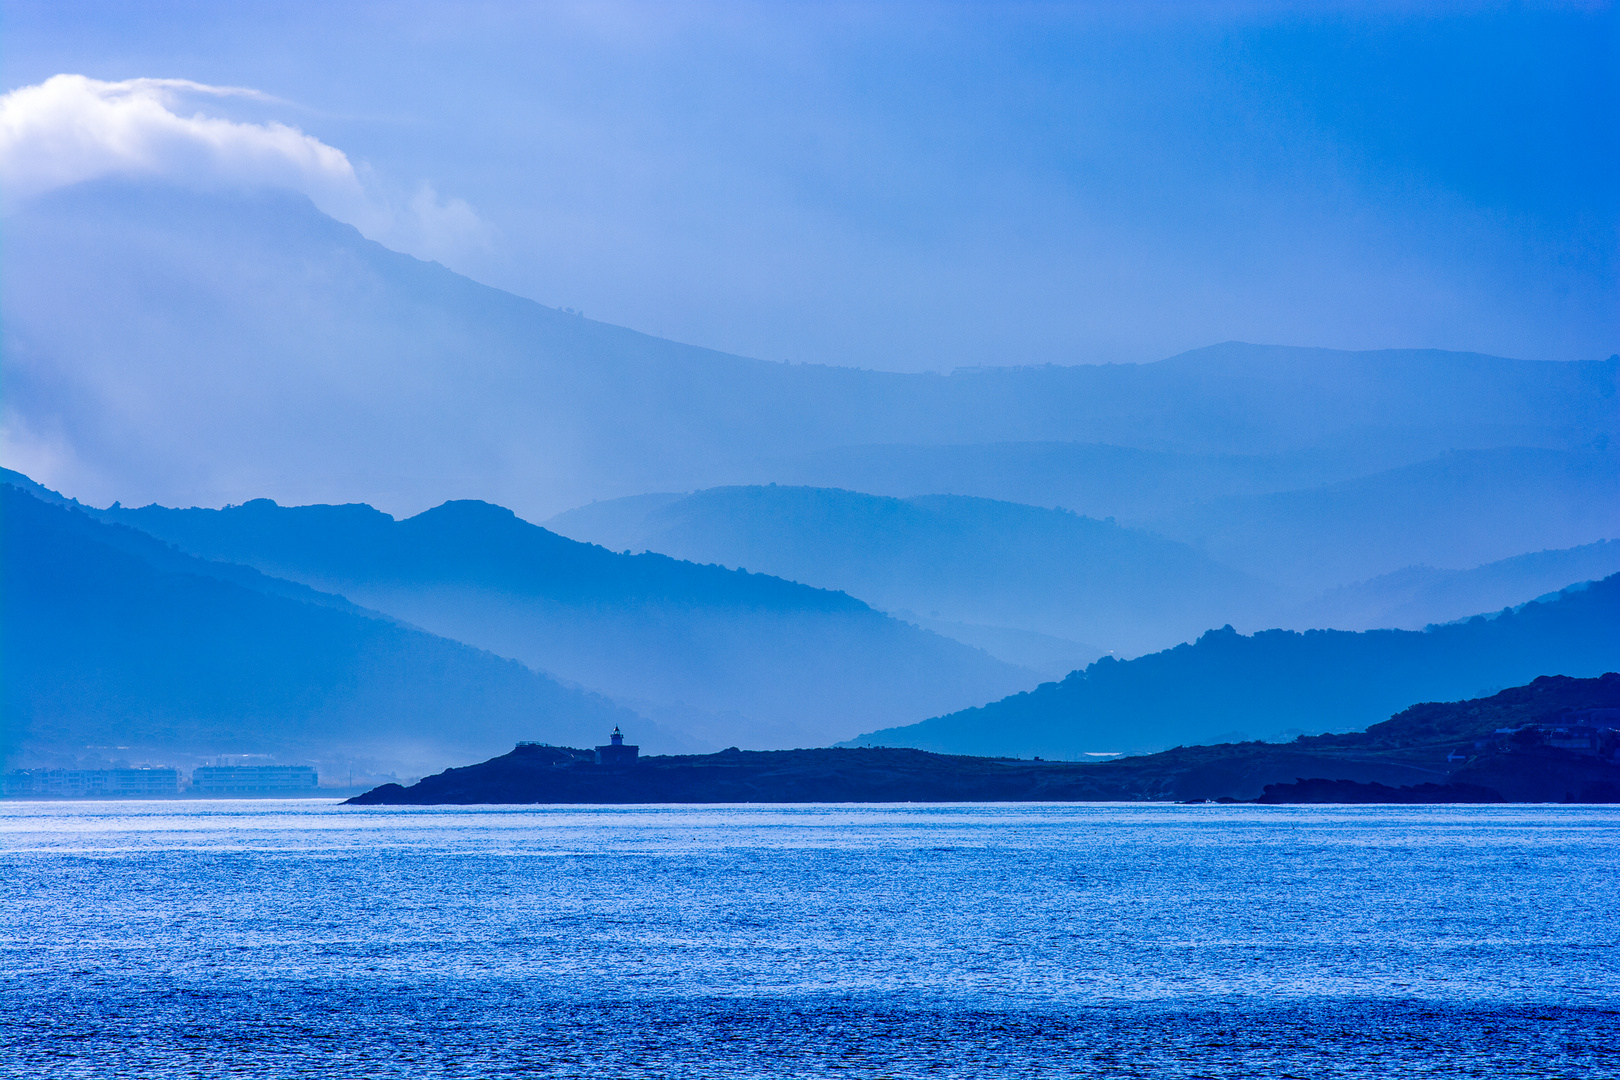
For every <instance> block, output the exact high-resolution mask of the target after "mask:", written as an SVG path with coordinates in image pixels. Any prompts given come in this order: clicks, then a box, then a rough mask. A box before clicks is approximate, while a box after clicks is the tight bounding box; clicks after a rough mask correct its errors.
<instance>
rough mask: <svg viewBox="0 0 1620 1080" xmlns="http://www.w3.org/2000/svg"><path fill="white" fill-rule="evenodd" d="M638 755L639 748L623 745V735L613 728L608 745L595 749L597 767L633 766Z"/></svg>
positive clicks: (616, 728) (639, 752)
mask: <svg viewBox="0 0 1620 1080" xmlns="http://www.w3.org/2000/svg"><path fill="white" fill-rule="evenodd" d="M640 755H641V747H639V746H626V745H624V733H623V732H621V731H620V730H619V729H618V727H617V726H615V727H614V729H613V734H612V735H610V736H608V744H607V745H606V746H598V747H597V748H596V763H597V764H598V765H634V764H635V763H636V758H637V757H639V756H640Z"/></svg>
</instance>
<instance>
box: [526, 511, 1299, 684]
mask: <svg viewBox="0 0 1620 1080" xmlns="http://www.w3.org/2000/svg"><path fill="white" fill-rule="evenodd" d="M546 524H547V525H548V527H550V528H553V529H555V530H556V531H558V532H560V533H562V534H564V535H566V536H572V537H573V538H575V539H577V540H589V541H595V542H597V543H601V544H604V545H606V546H608V547H612V548H631V549H633V550H637V551H641V550H652V551H659V552H663V553H664V554H667V555H673V556H675V557H677V558H683V559H692V560H695V561H699V562H717V563H721V564H724V565H727V566H748V567H751V568H753V569H755V570H763V571H764V572H766V573H770V574H775V575H777V576H780V577H785V578H790V579H792V580H794V581H802V582H805V583H807V584H811V585H817V586H820V587H823V588H836V589H843V590H845V591H847V592H850V593H852V594H854V595H856V596H860V597H862V598H864V599H866V600H868V601H870V602H871V603H873V604H875V605H877V606H878V607H880V608H883V609H885V610H888V611H891V612H896V613H902V614H903V615H904V617H906V618H910V619H916V620H921V619H927V620H929V621H928V622H926V623H925V625H930V626H936V627H938V628H939V630H940V632H941V633H946V634H949V633H950V630H948V629H946V626H947V625H958V626H965V627H966V628H968V629H969V632H971V630H972V628H974V627H984V628H988V629H1013V630H1023V631H1032V632H1034V633H1038V634H1042V635H1047V636H1048V637H1049V638H1051V639H1057V640H1067V641H1070V642H1074V643H1077V644H1076V647H1077V648H1082V649H1083V646H1080V645H1078V643H1081V642H1091V643H1095V647H1097V651H1098V652H1101V651H1102V650H1105V649H1106V650H1109V651H1115V652H1119V653H1123V654H1126V655H1136V654H1138V653H1142V652H1147V651H1150V650H1154V649H1159V648H1163V647H1165V646H1167V645H1171V644H1174V643H1176V642H1179V641H1185V640H1188V639H1189V638H1190V637H1193V636H1196V635H1197V633H1198V631H1199V630H1201V629H1202V628H1204V627H1207V626H1209V625H1210V624H1211V623H1212V622H1217V623H1218V622H1221V621H1225V620H1228V619H1237V620H1239V621H1244V620H1248V619H1251V618H1254V619H1258V618H1259V617H1260V614H1261V613H1262V612H1266V611H1269V610H1270V609H1273V608H1275V607H1276V606H1277V605H1278V603H1279V602H1280V600H1281V597H1282V595H1283V594H1282V590H1280V589H1278V588H1276V587H1275V586H1272V585H1270V584H1268V583H1266V582H1263V581H1261V580H1259V579H1257V578H1254V577H1252V576H1249V575H1246V574H1241V573H1238V572H1235V571H1233V570H1230V569H1228V568H1227V567H1224V566H1221V565H1219V564H1217V563H1215V562H1213V561H1211V560H1210V559H1208V558H1206V557H1204V556H1202V555H1200V554H1199V553H1197V552H1196V551H1194V550H1192V549H1191V548H1189V547H1187V546H1186V545H1184V544H1180V543H1176V542H1174V541H1169V540H1165V539H1163V538H1162V537H1158V536H1154V535H1152V534H1150V533H1146V532H1142V531H1139V530H1134V529H1126V528H1123V527H1121V526H1119V525H1116V524H1114V523H1113V522H1111V521H1097V520H1095V519H1092V518H1086V517H1080V516H1079V515H1076V514H1073V513H1070V512H1068V511H1064V510H1052V509H1045V508H1040V507H1033V506H1021V505H1018V504H1016V503H1007V502H998V501H995V500H991V499H976V498H968V497H964V496H952V495H928V496H918V497H914V498H909V499H895V498H887V497H881V496H874V495H865V494H861V493H859V492H853V491H841V490H836V489H827V488H807V487H788V486H778V485H774V484H772V485H768V486H758V487H730V488H715V489H710V490H706V491H699V492H696V493H695V494H692V495H687V496H639V497H635V498H630V499H616V500H610V501H606V502H597V503H592V504H590V505H589V506H585V507H581V508H579V509H577V510H573V511H570V512H568V513H566V514H562V515H559V516H558V517H555V518H552V519H551V520H550V521H548V522H547V523H546ZM981 640H983V639H981ZM985 647H986V648H988V649H990V651H991V652H993V653H994V652H997V648H996V647H995V646H994V645H986V646H985ZM1095 655H1096V654H1095V653H1094V654H1093V656H1095Z"/></svg>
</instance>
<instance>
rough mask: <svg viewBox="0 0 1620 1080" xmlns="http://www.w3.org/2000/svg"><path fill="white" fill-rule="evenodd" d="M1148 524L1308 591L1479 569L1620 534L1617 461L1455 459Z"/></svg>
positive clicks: (1215, 505) (1598, 455)
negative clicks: (1418, 570)
mask: <svg viewBox="0 0 1620 1080" xmlns="http://www.w3.org/2000/svg"><path fill="white" fill-rule="evenodd" d="M1150 527H1152V528H1155V529H1157V530H1158V531H1160V532H1162V533H1163V534H1164V535H1166V536H1171V537H1174V538H1176V539H1178V540H1184V541H1186V542H1187V543H1190V544H1192V545H1194V546H1195V547H1198V548H1199V549H1200V550H1202V551H1204V552H1207V553H1208V554H1209V555H1210V556H1211V557H1212V558H1215V559H1218V560H1220V561H1221V562H1224V563H1226V564H1228V565H1230V566H1235V567H1237V568H1239V569H1241V570H1247V571H1249V572H1250V573H1264V574H1265V575H1266V576H1267V577H1269V578H1271V579H1272V580H1277V581H1282V582H1284V583H1286V584H1291V585H1297V586H1300V587H1303V588H1311V589H1326V588H1331V587H1333V586H1336V585H1342V584H1345V583H1348V582H1353V581H1362V580H1365V579H1367V578H1369V577H1373V576H1375V575H1379V574H1384V573H1389V572H1391V571H1393V570H1396V569H1399V568H1401V567H1405V566H1411V565H1413V564H1425V565H1429V566H1449V567H1456V568H1463V567H1469V566H1478V565H1480V564H1482V563H1488V562H1495V561H1497V560H1500V559H1506V558H1510V557H1512V556H1515V555H1520V554H1523V553H1524V552H1527V551H1539V550H1544V549H1547V548H1567V547H1575V546H1578V545H1584V544H1590V543H1593V542H1595V541H1598V540H1603V539H1607V538H1609V537H1613V536H1620V454H1615V453H1613V452H1610V451H1600V450H1585V451H1570V450H1535V449H1525V448H1523V447H1507V448H1498V449H1492V450H1470V451H1457V452H1454V453H1448V454H1444V455H1442V456H1440V457H1437V458H1434V459H1431V460H1428V461H1423V462H1418V463H1416V464H1412V465H1407V466H1403V467H1402V468H1399V469H1392V470H1389V471H1386V472H1381V473H1376V474H1374V475H1371V476H1365V477H1359V478H1357V479H1354V480H1345V481H1341V482H1339V483H1336V484H1330V485H1324V486H1322V487H1317V488H1310V489H1306V490H1301V491H1288V492H1278V493H1274V494H1268V495H1251V496H1242V497H1232V498H1228V499H1223V500H1219V501H1216V502H1210V503H1205V504H1201V505H1197V506H1193V507H1189V508H1187V509H1185V510H1182V511H1180V512H1178V513H1176V514H1173V515H1169V516H1167V517H1163V518H1160V519H1157V520H1154V521H1152V522H1150Z"/></svg>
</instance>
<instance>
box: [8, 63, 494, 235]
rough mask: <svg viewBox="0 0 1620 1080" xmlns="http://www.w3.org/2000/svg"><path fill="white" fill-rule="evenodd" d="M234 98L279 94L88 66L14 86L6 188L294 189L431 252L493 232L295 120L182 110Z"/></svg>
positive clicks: (463, 210)
mask: <svg viewBox="0 0 1620 1080" xmlns="http://www.w3.org/2000/svg"><path fill="white" fill-rule="evenodd" d="M229 97H248V98H254V99H257V100H259V101H274V100H275V99H273V98H270V97H268V96H267V95H264V94H261V93H259V92H258V91H256V90H249V89H245V88H242V87H230V86H207V85H204V84H202V83H195V82H190V81H188V80H185V79H127V80H125V81H123V82H103V81H101V80H99V79H91V78H87V77H85V76H83V75H56V76H53V77H51V78H49V79H47V80H45V81H44V82H42V83H39V84H38V85H35V86H24V87H21V88H19V89H17V90H13V91H11V92H10V93H8V94H5V95H3V96H0V196H3V198H4V200H5V202H6V203H7V204H8V205H15V204H16V203H18V202H21V201H23V200H26V199H29V198H32V197H34V196H36V195H40V194H43V193H45V192H48V191H53V190H55V189H57V188H60V187H66V186H67V185H69V184H76V183H80V182H83V181H86V180H94V179H97V178H100V177H106V176H131V177H150V178H154V179H162V180H167V181H171V182H175V183H179V184H184V185H186V186H190V187H198V188H203V189H219V188H252V187H274V188H287V189H291V190H293V191H300V192H303V193H304V194H306V195H308V196H309V197H310V199H311V201H313V202H314V203H315V205H316V206H318V207H319V208H320V209H321V210H322V211H323V212H325V213H327V214H329V215H331V216H332V217H334V218H337V219H338V220H339V221H345V222H348V223H349V224H351V225H353V226H355V227H356V228H358V229H359V230H360V231H361V232H362V233H364V234H365V235H366V236H369V237H371V238H372V239H374V240H377V241H379V242H382V243H385V244H388V245H389V246H391V247H397V248H399V249H401V250H405V251H410V252H411V253H412V254H416V255H421V256H423V257H426V258H453V257H454V256H455V255H456V254H457V253H459V252H462V251H465V250H467V249H468V248H469V247H479V246H483V245H484V244H485V243H486V242H487V234H488V230H487V227H486V226H485V225H484V223H483V222H482V221H480V220H479V218H478V215H477V214H476V213H475V212H474V211H473V209H472V207H470V206H468V205H467V204H466V203H465V202H463V201H462V200H460V199H442V198H441V197H440V196H439V195H438V193H437V192H436V191H434V190H433V188H432V186H431V185H430V184H426V183H424V184H422V185H420V186H419V187H418V188H417V190H416V192H415V194H414V195H413V196H411V197H409V198H404V199H390V198H388V197H386V196H385V195H384V194H382V193H381V192H380V191H379V190H378V185H376V184H375V183H370V184H368V183H366V182H365V181H363V179H362V175H361V173H359V172H357V171H356V169H355V167H354V165H353V163H352V162H350V160H349V158H348V155H346V154H344V152H343V151H341V150H339V149H337V148H336V147H333V146H328V145H327V144H326V143H323V142H321V141H320V140H319V139H317V138H315V137H314V136H313V135H306V134H304V133H303V132H302V131H299V130H298V129H297V128H295V127H290V126H288V125H286V124H282V123H278V122H275V121H271V122H269V123H262V124H255V123H243V122H239V121H235V120H230V119H226V118H223V117H219V116H209V115H206V114H205V113H204V112H202V111H200V110H199V111H195V112H192V113H191V114H190V115H183V114H182V111H181V103H182V102H193V103H195V102H198V101H203V102H206V101H208V100H209V99H219V98H229Z"/></svg>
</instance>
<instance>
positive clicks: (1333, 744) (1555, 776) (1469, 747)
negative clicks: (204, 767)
mask: <svg viewBox="0 0 1620 1080" xmlns="http://www.w3.org/2000/svg"><path fill="white" fill-rule="evenodd" d="M615 748H617V749H618V750H619V753H618V754H615V753H614V752H613V751H614V749H615ZM631 750H632V748H630V747H626V746H621V745H620V743H619V742H615V743H612V744H610V745H609V746H605V747H598V748H597V749H596V750H594V751H591V750H575V749H571V748H568V747H558V746H544V745H540V744H534V743H524V744H520V745H519V746H518V747H517V748H516V749H514V750H513V751H512V752H511V753H509V754H503V755H502V756H500V757H497V758H492V759H491V760H489V761H485V762H482V763H481V764H477V765H469V766H466V767H465V768H459V769H448V770H446V771H444V772H442V773H439V774H438V775H436V776H429V777H426V778H425V779H423V780H421V781H420V782H418V783H416V784H413V785H411V786H410V787H402V786H401V785H399V784H385V785H383V786H382V787H379V788H376V789H374V790H372V791H368V792H366V793H365V794H364V795H360V796H357V797H355V798H353V799H350V800H349V802H350V803H352V804H355V805H360V806H369V805H395V804H398V805H410V804H433V803H463V804H466V803H565V804H566V803H796V802H810V803H814V802H874V803H882V802H1119V801H1171V800H1181V801H1194V802H1196V801H1206V800H1217V801H1226V802H1258V803H1268V804H1274V803H1327V802H1331V803H1493V802H1620V674H1614V673H1610V674H1607V675H1604V676H1602V677H1601V678H1597V679H1570V678H1565V677H1563V676H1547V677H1543V678H1539V679H1537V680H1535V681H1534V682H1533V683H1530V684H1529V685H1527V686H1521V687H1513V688H1511V689H1509V690H1504V691H1502V692H1501V693H1498V694H1495V695H1492V696H1491V697H1488V698H1477V699H1473V700H1469V701H1459V702H1443V703H1428V704H1423V705H1414V706H1413V707H1411V708H1409V709H1406V710H1404V711H1402V712H1401V713H1398V714H1397V715H1396V716H1394V717H1391V718H1390V719H1389V720H1386V721H1385V722H1383V723H1381V724H1375V725H1374V726H1373V727H1371V728H1369V729H1368V730H1367V731H1364V732H1358V733H1355V734H1349V735H1318V736H1311V737H1301V738H1299V739H1296V740H1294V741H1293V742H1291V743H1281V744H1279V743H1258V742H1250V743H1228V744H1223V745H1218V746H1191V747H1177V748H1175V749H1174V750H1167V751H1165V752H1163V753H1160V754H1151V755H1147V756H1143V757H1135V758H1122V759H1119V760H1115V761H1108V762H1101V763H1088V762H1066V761H1040V760H1038V759H1037V760H1033V761H1029V760H1021V759H1015V758H989V757H967V756H962V755H951V754H934V753H930V752H928V751H925V750H913V749H908V748H901V747H843V748H828V749H817V750H773V751H743V750H738V749H735V748H732V749H729V750H723V751H721V752H719V753H717V754H695V755H680V756H668V757H646V758H638V757H636V756H634V754H633V753H630V751H631ZM603 751H607V752H608V753H606V754H604V753H603Z"/></svg>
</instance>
